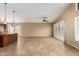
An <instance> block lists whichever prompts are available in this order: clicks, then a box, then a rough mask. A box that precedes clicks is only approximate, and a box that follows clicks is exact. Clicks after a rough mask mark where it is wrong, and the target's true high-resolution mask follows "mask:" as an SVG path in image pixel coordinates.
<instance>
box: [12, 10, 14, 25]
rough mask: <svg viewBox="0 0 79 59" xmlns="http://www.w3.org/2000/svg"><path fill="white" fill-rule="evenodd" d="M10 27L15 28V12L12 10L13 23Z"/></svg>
mask: <svg viewBox="0 0 79 59" xmlns="http://www.w3.org/2000/svg"><path fill="white" fill-rule="evenodd" d="M12 26H15V10H13V23H12Z"/></svg>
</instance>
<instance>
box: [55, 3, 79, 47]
mask: <svg viewBox="0 0 79 59" xmlns="http://www.w3.org/2000/svg"><path fill="white" fill-rule="evenodd" d="M75 9H76V8H75V4H71V5H70V6H69V7H68V9H67V10H66V11H65V12H64V13H63V14H62V15H61V16H60V17H59V18H58V19H57V20H56V21H55V22H54V23H57V22H59V21H62V20H64V22H65V42H66V43H67V44H69V45H72V46H74V47H76V48H79V44H78V43H77V42H75V36H74V21H75V17H76V16H77V15H78V14H79V12H78V11H76V10H75Z"/></svg>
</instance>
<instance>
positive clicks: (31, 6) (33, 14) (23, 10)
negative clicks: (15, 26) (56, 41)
mask: <svg viewBox="0 0 79 59" xmlns="http://www.w3.org/2000/svg"><path fill="white" fill-rule="evenodd" d="M68 6H69V4H68V3H8V4H7V10H6V11H7V22H12V21H13V13H12V10H14V9H15V11H16V14H15V19H16V22H42V17H43V16H46V17H48V21H49V22H53V21H55V20H56V19H57V18H58V17H59V15H61V13H63V11H64V10H65V9H66V8H67V7H68ZM0 20H4V4H2V3H0Z"/></svg>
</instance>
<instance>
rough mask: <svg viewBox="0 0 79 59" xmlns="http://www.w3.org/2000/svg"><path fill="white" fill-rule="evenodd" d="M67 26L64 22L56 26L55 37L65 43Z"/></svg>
mask: <svg viewBox="0 0 79 59" xmlns="http://www.w3.org/2000/svg"><path fill="white" fill-rule="evenodd" d="M64 34H65V25H64V21H61V22H58V23H56V24H54V37H56V38H58V39H60V40H62V41H64Z"/></svg>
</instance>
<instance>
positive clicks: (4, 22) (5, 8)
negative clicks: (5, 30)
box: [4, 3, 7, 24]
mask: <svg viewBox="0 0 79 59" xmlns="http://www.w3.org/2000/svg"><path fill="white" fill-rule="evenodd" d="M4 4H5V17H4V24H7V22H6V5H7V3H4Z"/></svg>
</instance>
